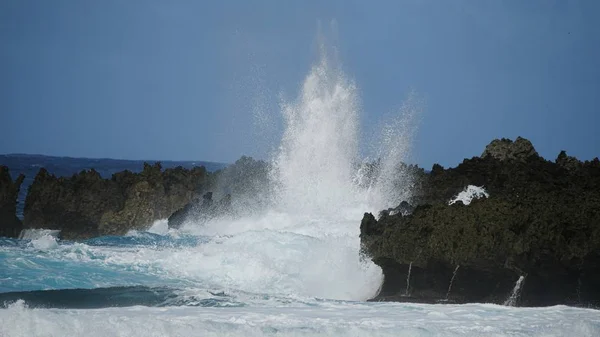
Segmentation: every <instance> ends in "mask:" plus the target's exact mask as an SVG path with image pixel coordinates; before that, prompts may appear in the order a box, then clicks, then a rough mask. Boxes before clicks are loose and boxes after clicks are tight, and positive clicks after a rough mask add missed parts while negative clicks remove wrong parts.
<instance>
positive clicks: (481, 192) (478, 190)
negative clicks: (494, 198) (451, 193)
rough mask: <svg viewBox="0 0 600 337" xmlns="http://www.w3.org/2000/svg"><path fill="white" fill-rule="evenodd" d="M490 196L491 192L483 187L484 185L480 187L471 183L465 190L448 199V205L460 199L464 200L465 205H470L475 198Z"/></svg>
mask: <svg viewBox="0 0 600 337" xmlns="http://www.w3.org/2000/svg"><path fill="white" fill-rule="evenodd" d="M489 196H490V195H489V193H488V192H487V191H486V190H485V189H484V188H483V186H481V187H480V186H474V185H469V186H467V187H465V189H464V190H463V191H461V192H460V193H458V195H456V197H454V198H452V200H450V201H448V205H453V204H455V203H456V202H458V201H460V202H462V203H463V204H464V205H469V204H470V203H471V201H473V200H474V199H480V198H487V197H489Z"/></svg>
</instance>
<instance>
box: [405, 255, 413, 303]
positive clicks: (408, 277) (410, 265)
mask: <svg viewBox="0 0 600 337" xmlns="http://www.w3.org/2000/svg"><path fill="white" fill-rule="evenodd" d="M412 264H413V263H412V261H411V262H410V264H409V265H408V274H407V275H406V291H404V296H408V290H409V289H410V272H411V271H412Z"/></svg>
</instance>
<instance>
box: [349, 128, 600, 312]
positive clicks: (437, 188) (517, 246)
mask: <svg viewBox="0 0 600 337" xmlns="http://www.w3.org/2000/svg"><path fill="white" fill-rule="evenodd" d="M416 181H417V184H418V186H419V188H418V189H417V191H416V193H415V195H414V200H412V202H413V203H414V204H416V205H417V206H416V207H415V208H414V210H412V212H410V213H407V212H393V213H390V212H382V213H381V214H380V218H379V219H376V218H375V217H374V216H373V215H372V214H369V213H366V214H365V216H364V218H363V220H362V222H361V244H362V248H363V252H364V254H366V255H367V256H369V257H370V258H371V259H372V260H373V261H374V262H375V263H376V264H377V265H379V266H380V267H381V268H382V270H383V273H384V276H385V281H384V283H383V285H382V289H381V292H380V294H379V295H378V296H377V297H376V298H375V299H374V300H394V301H411V302H414V301H425V302H455V303H464V302H492V303H500V304H502V303H504V301H506V300H507V299H508V298H509V297H510V295H511V293H512V292H513V290H514V288H515V285H516V282H517V280H519V278H520V277H521V276H523V277H524V281H523V283H522V285H521V289H518V290H519V291H520V297H519V298H518V299H517V301H516V302H517V304H519V305H525V306H544V305H554V304H569V305H582V306H587V305H592V306H599V305H600V287H599V286H598V285H600V162H599V161H598V159H597V158H596V159H594V160H592V161H586V162H580V161H578V160H576V159H574V158H573V157H567V156H566V154H565V153H564V152H562V153H561V154H560V155H559V157H558V158H557V160H556V161H555V162H550V161H546V160H544V159H543V158H541V157H540V156H539V155H538V154H537V152H536V151H535V149H534V148H533V146H532V145H531V143H530V142H529V141H527V140H525V139H523V138H518V139H517V140H516V141H515V142H512V141H510V140H506V139H503V140H496V141H493V142H492V143H491V144H490V145H488V147H487V148H486V150H485V151H484V153H483V155H482V157H474V158H472V159H465V160H464V161H463V163H461V164H460V165H458V166H457V167H456V168H450V169H444V168H443V167H441V166H439V165H434V167H433V169H432V171H431V172H430V173H425V172H424V171H420V174H419V175H418V176H417V177H416ZM468 185H475V186H483V187H484V188H485V189H486V191H487V192H488V193H489V197H487V198H481V199H474V200H472V202H471V203H470V204H469V205H468V206H465V205H463V203H462V202H456V203H454V204H453V205H449V204H448V201H449V200H450V199H451V198H453V197H454V196H456V195H457V194H458V193H460V192H461V191H462V190H463V189H464V188H465V187H466V186H468ZM403 208H404V209H406V208H407V207H406V205H404V206H403ZM409 269H410V277H409ZM407 280H409V282H408V283H409V284H408V285H407ZM450 284H452V286H451V287H450ZM407 287H408V288H407Z"/></svg>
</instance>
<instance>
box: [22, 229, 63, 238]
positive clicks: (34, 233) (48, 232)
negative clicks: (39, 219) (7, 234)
mask: <svg viewBox="0 0 600 337" xmlns="http://www.w3.org/2000/svg"><path fill="white" fill-rule="evenodd" d="M59 233H60V230H57V229H23V230H22V231H21V233H19V239H20V240H36V239H39V238H41V237H44V236H52V237H57V236H58V234H59Z"/></svg>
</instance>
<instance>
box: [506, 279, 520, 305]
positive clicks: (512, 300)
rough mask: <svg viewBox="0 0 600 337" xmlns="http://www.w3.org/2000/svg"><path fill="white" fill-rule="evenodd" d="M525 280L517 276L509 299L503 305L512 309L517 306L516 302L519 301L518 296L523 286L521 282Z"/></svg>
mask: <svg viewBox="0 0 600 337" xmlns="http://www.w3.org/2000/svg"><path fill="white" fill-rule="evenodd" d="M524 280H525V276H519V279H518V280H517V282H516V283H515V287H514V288H513V290H512V293H511V294H510V297H508V299H507V300H506V301H505V302H504V305H507V306H509V307H514V306H515V305H517V300H518V299H519V295H520V294H521V287H522V286H523V281H524Z"/></svg>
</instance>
